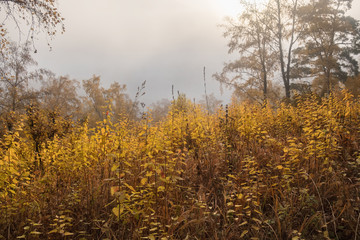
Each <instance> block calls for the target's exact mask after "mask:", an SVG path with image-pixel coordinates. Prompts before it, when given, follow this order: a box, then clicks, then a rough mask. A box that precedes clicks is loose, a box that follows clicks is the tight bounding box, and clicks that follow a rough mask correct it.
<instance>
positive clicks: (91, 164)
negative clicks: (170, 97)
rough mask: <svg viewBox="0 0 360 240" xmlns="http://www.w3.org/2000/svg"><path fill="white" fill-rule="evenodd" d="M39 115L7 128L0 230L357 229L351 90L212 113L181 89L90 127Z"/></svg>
mask: <svg viewBox="0 0 360 240" xmlns="http://www.w3.org/2000/svg"><path fill="white" fill-rule="evenodd" d="M33 114H35V113H33ZM36 114H37V115H36V119H37V120H38V121H35V120H34V119H33V120H34V121H33V125H30V124H29V123H30V120H31V116H32V115H30V114H28V115H27V116H23V120H22V121H20V122H18V123H17V125H16V126H15V127H14V128H13V129H14V130H13V131H11V132H10V131H9V132H7V133H6V134H5V135H4V136H3V137H2V138H1V145H0V147H1V151H0V203H1V204H0V216H1V217H0V239H2V238H3V239H15V238H19V239H21V238H24V239H64V238H65V237H70V238H76V239H105V238H107V239H250V238H251V239H291V238H292V239H315V238H325V239H326V238H338V239H353V238H354V237H355V236H357V235H358V233H356V230H357V231H358V229H359V228H358V225H359V222H358V221H357V219H358V215H359V204H360V200H359V197H358V196H359V195H358V186H359V179H360V178H359V171H358V169H359V165H360V160H359V159H360V154H359V153H358V148H359V140H360V131H359V126H360V119H359V117H358V116H360V102H359V101H358V100H356V99H354V98H353V96H352V95H351V94H349V93H348V92H342V93H338V94H333V95H331V96H329V97H328V98H323V99H318V98H316V97H314V96H309V97H302V99H300V98H299V99H297V100H296V102H295V103H294V105H286V104H281V105H279V106H278V107H277V108H274V107H273V106H270V105H269V104H268V105H267V106H265V107H261V106H258V105H239V104H232V105H230V106H229V107H227V108H225V109H219V111H217V112H216V113H215V114H212V115H209V114H208V113H207V112H206V111H205V110H204V109H202V108H201V107H200V106H198V105H195V104H192V103H191V102H190V101H187V100H186V99H182V100H181V102H176V101H175V102H173V105H172V107H171V109H170V112H169V113H168V115H167V117H166V118H165V119H163V120H162V121H159V122H156V123H152V120H151V114H150V113H147V114H144V116H143V118H142V119H141V120H140V121H130V120H128V119H126V118H122V119H121V120H119V121H118V122H112V121H111V119H112V117H111V114H109V115H107V117H106V119H105V120H103V121H101V122H98V124H97V127H96V128H94V129H88V127H87V125H86V123H84V124H83V125H75V123H73V126H72V127H71V128H69V127H68V125H66V124H65V122H66V121H65V120H61V119H58V118H53V119H54V121H53V122H52V123H51V122H48V120H47V119H48V117H46V116H47V114H46V112H42V111H37V112H36ZM50 123H51V124H50ZM45 126H47V127H45ZM49 127H51V129H54V131H50V132H52V133H53V134H52V135H51V134H49V131H48V130H47V129H49ZM34 133H36V134H43V136H42V137H41V138H40V137H39V138H35V137H34ZM36 136H37V135H36ZM38 139H41V141H40V140H39V141H38V144H40V147H38V148H37V149H36V148H35V143H36V141H37V140H38ZM39 161H41V166H40V165H39V164H38V163H39Z"/></svg>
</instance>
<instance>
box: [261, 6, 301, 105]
mask: <svg viewBox="0 0 360 240" xmlns="http://www.w3.org/2000/svg"><path fill="white" fill-rule="evenodd" d="M301 3H303V1H300V0H291V1H288V0H273V1H270V2H269V4H268V5H267V13H268V14H269V15H270V16H271V18H270V19H269V20H270V21H268V22H266V24H267V25H268V28H269V29H270V30H271V34H272V36H271V37H270V38H271V39H273V41H272V44H273V47H274V49H275V50H276V52H277V58H278V63H277V64H278V66H279V68H280V72H281V78H282V80H283V83H284V89H285V96H286V98H287V99H289V98H290V90H291V79H292V78H295V77H297V76H296V75H295V74H294V71H293V63H292V60H293V48H294V46H295V45H296V44H297V45H299V43H298V39H299V38H300V37H301V36H302V34H303V31H302V28H303V27H302V24H301V22H300V14H299V5H300V4H301ZM300 6H301V5H300Z"/></svg>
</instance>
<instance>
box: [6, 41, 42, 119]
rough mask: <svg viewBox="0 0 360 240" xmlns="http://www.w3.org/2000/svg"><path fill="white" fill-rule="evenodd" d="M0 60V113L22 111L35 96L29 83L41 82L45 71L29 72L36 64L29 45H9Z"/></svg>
mask: <svg viewBox="0 0 360 240" xmlns="http://www.w3.org/2000/svg"><path fill="white" fill-rule="evenodd" d="M0 59H1V60H0V89H1V91H0V111H5V112H10V111H14V112H15V111H19V110H23V109H24V106H25V105H27V104H29V102H30V101H32V100H35V99H36V96H37V94H36V91H35V90H34V89H33V88H31V87H30V85H29V83H30V81H36V80H41V79H42V76H43V74H44V73H45V72H46V71H45V70H44V69H40V70H36V71H30V68H31V67H33V66H36V65H37V62H36V61H35V60H34V59H33V58H32V56H31V54H30V47H29V43H26V44H24V45H22V46H19V45H17V44H15V43H13V42H12V43H10V45H9V47H8V48H7V51H6V52H5V53H4V52H2V53H1V54H0Z"/></svg>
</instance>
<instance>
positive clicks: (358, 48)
mask: <svg viewBox="0 0 360 240" xmlns="http://www.w3.org/2000/svg"><path fill="white" fill-rule="evenodd" d="M351 2H352V0H315V1H310V2H309V4H307V5H306V6H304V7H302V9H301V11H302V19H301V21H302V25H303V26H304V34H303V35H302V37H301V40H302V42H303V43H304V44H305V48H302V49H297V51H296V53H297V54H298V55H299V58H300V59H302V60H301V62H300V64H299V65H300V66H302V67H303V69H306V68H307V69H308V72H309V73H310V74H309V76H311V77H314V81H313V86H314V87H317V88H318V89H319V91H320V93H321V95H324V94H327V93H329V92H330V91H331V90H332V89H333V88H334V87H335V86H336V85H337V84H338V82H339V81H341V82H345V81H346V79H348V77H351V76H356V75H357V74H358V62H357V61H356V60H355V58H354V56H356V55H358V54H359V52H360V41H359V40H360V29H359V21H358V20H355V19H354V18H352V17H349V16H346V15H345V13H346V11H348V10H349V9H350V8H351Z"/></svg>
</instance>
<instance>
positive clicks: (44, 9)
mask: <svg viewBox="0 0 360 240" xmlns="http://www.w3.org/2000/svg"><path fill="white" fill-rule="evenodd" d="M0 13H1V18H0V31H1V32H2V33H3V34H2V35H1V38H2V40H3V38H5V35H4V33H5V29H6V27H5V24H7V23H10V22H12V23H14V24H15V25H16V27H17V28H18V30H19V36H20V37H21V35H22V34H23V30H22V27H21V26H22V24H23V23H25V24H27V25H28V26H29V28H28V31H27V39H26V40H30V39H32V41H33V40H34V35H35V34H37V33H39V32H40V31H43V32H45V34H46V35H48V36H50V37H52V36H54V35H55V34H56V33H58V31H59V30H58V29H59V28H60V32H61V33H63V32H64V31H65V26H64V24H63V20H64V18H62V17H61V14H60V12H59V10H58V9H57V6H56V0H0Z"/></svg>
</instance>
